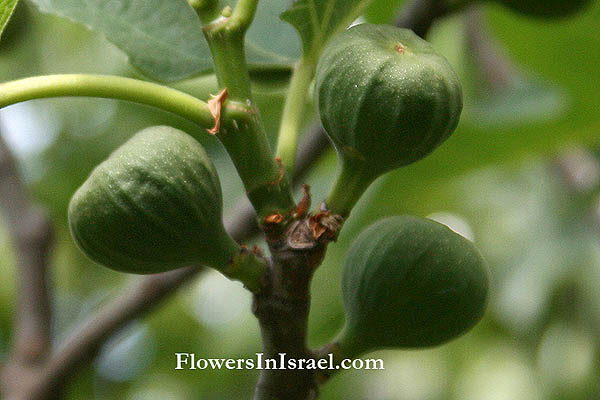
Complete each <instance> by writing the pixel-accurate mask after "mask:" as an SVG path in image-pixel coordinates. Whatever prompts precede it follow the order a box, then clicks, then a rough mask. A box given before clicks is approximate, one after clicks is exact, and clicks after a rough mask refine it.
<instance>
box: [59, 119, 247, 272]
mask: <svg viewBox="0 0 600 400" xmlns="http://www.w3.org/2000/svg"><path fill="white" fill-rule="evenodd" d="M69 227H70V230H71V234H72V236H73V238H74V239H75V242H76V243H77V245H78V246H79V247H80V248H81V250H83V252H84V253H85V254H86V255H87V256H88V257H89V258H91V259H92V260H94V261H95V262H97V263H99V264H102V265H104V266H106V267H109V268H112V269H115V270H118V271H122V272H130V273H137V274H147V273H157V272H163V271H167V270H171V269H175V268H179V267H182V266H188V265H191V264H196V265H197V264H202V265H207V266H211V267H215V268H218V267H221V266H223V265H225V264H227V263H228V262H229V261H230V259H231V258H232V257H233V256H235V255H236V254H238V252H239V246H238V245H237V244H236V243H235V241H233V239H232V238H231V237H229V235H228V234H227V233H226V232H225V228H224V227H223V223H222V194H221V187H220V184H219V179H218V176H217V173H216V171H215V169H214V167H213V165H212V163H211V161H210V160H209V158H208V156H207V155H206V153H205V151H204V149H203V147H202V145H200V143H198V142H197V141H196V140H195V139H193V138H192V137H191V136H189V135H187V134H185V133H184V132H181V131H179V130H177V129H174V128H170V127H167V126H155V127H150V128H147V129H144V130H142V131H140V132H138V133H137V134H135V135H134V136H133V137H132V138H131V139H129V140H128V141H127V142H126V143H125V144H123V145H122V146H121V147H119V148H118V149H117V150H116V151H115V152H113V153H112V154H111V155H110V157H109V158H108V159H107V160H105V161H104V162H102V163H101V164H100V165H98V166H97V167H96V168H95V169H94V170H93V171H92V173H91V174H90V176H89V178H88V179H87V180H86V181H85V182H84V183H83V185H82V186H81V187H80V188H79V189H78V190H77V191H76V193H75V194H74V196H73V198H72V199H71V202H70V204H69Z"/></svg>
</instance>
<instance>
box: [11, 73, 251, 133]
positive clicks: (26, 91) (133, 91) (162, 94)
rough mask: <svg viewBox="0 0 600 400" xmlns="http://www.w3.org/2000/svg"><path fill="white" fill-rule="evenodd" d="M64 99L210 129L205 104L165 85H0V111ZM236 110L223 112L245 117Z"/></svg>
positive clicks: (62, 78)
mask: <svg viewBox="0 0 600 400" xmlns="http://www.w3.org/2000/svg"><path fill="white" fill-rule="evenodd" d="M65 96H69V97H70V96H73V97H75V96H78V97H79V96H83V97H103V98H109V99H119V100H127V101H132V102H136V103H141V104H146V105H149V106H153V107H158V108H161V109H163V110H166V111H170V112H172V113H174V114H177V115H180V116H182V117H184V118H187V119H189V120H191V121H193V122H195V123H197V124H198V125H200V126H203V127H207V128H208V127H211V126H212V125H213V124H214V119H213V117H212V115H211V113H210V111H209V109H208V105H207V104H206V103H205V102H204V101H201V100H199V99H197V98H195V97H194V96H191V95H189V94H186V93H183V92H180V91H178V90H175V89H171V88H168V87H166V86H162V85H158V84H155V83H150V82H145V81H141V80H137V79H131V78H123V77H119V76H109V75H86V74H68V75H46V76H35V77H31V78H25V79H19V80H16V81H10V82H5V83H0V108H2V107H6V106H9V105H11V104H15V103H20V102H22V101H27V100H33V99H41V98H49V97H65ZM243 114H245V113H244V112H240V111H239V110H238V109H231V110H227V115H228V116H229V117H231V118H247V116H244V115H243Z"/></svg>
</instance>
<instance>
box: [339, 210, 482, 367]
mask: <svg viewBox="0 0 600 400" xmlns="http://www.w3.org/2000/svg"><path fill="white" fill-rule="evenodd" d="M488 281H489V279H488V269H487V265H486V262H485V260H484V259H483V258H482V256H481V254H480V253H479V251H478V250H477V249H476V248H475V246H474V245H473V244H472V243H471V242H470V241H469V240H467V239H465V238H463V237H462V236H460V235H458V234H457V233H455V232H453V231H452V230H450V229H449V228H448V227H446V226H445V225H442V224H439V223H437V222H434V221H431V220H427V219H423V218H418V217H412V216H400V217H391V218H386V219H384V220H381V221H379V222H377V223H375V224H373V225H371V226H370V227H369V228H367V229H366V230H365V231H363V232H362V233H361V234H360V235H359V237H358V238H357V239H356V240H355V242H354V243H353V244H352V246H351V249H350V251H349V252H348V254H347V256H346V261H345V265H344V270H343V278H342V292H343V298H344V310H345V314H346V324H345V327H344V330H343V332H342V334H341V336H340V338H339V339H338V343H339V345H340V347H341V349H342V350H343V351H344V353H345V354H346V356H349V357H354V356H358V355H360V354H362V353H364V352H368V351H371V350H375V349H379V348H419V347H429V346H436V345H439V344H442V343H445V342H447V341H449V340H451V339H453V338H456V337H458V336H460V335H462V334H463V333H465V332H466V331H468V330H469V329H470V328H471V327H473V326H474V325H475V324H476V323H477V322H478V321H479V320H480V319H481V318H482V316H483V313H484V311H485V308H486V304H487V294H488V285H489V284H488Z"/></svg>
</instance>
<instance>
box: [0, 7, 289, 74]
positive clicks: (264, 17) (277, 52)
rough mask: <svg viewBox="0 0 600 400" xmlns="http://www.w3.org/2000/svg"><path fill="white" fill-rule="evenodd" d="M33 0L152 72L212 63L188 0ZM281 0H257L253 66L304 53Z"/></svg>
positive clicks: (251, 35)
mask: <svg viewBox="0 0 600 400" xmlns="http://www.w3.org/2000/svg"><path fill="white" fill-rule="evenodd" d="M0 1H7V0H0ZM32 1H33V2H34V3H35V4H37V5H38V7H39V8H40V10H41V11H42V12H45V13H49V14H54V15H58V16H62V17H66V18H68V19H70V20H72V21H75V22H78V23H81V24H83V25H85V26H87V27H88V28H89V29H91V30H93V31H95V32H98V33H102V34H104V35H105V36H106V38H107V39H108V40H109V41H111V42H112V43H114V44H115V45H116V46H117V47H118V48H120V49H121V50H123V51H124V52H125V53H126V54H127V55H128V56H129V61H130V62H131V64H132V65H133V66H134V67H136V68H138V69H139V70H140V71H141V72H142V73H144V74H145V75H147V76H149V77H151V78H154V79H158V80H162V81H174V80H179V79H183V78H187V77H189V76H192V75H195V74H198V73H201V72H205V71H208V70H210V69H211V68H212V58H211V55H210V50H209V48H208V44H207V43H206V41H205V39H204V35H203V34H202V26H201V23H200V20H199V18H198V16H197V15H196V13H195V12H194V11H193V9H192V8H191V7H190V6H189V5H188V3H187V2H186V1H185V0H171V1H168V2H166V1H161V0H123V1H121V2H107V1H104V2H103V1H93V0H32ZM280 3H281V2H279V1H277V0H265V1H263V2H261V4H260V5H259V8H258V10H257V15H256V20H255V23H254V24H253V25H252V27H251V29H250V30H249V32H248V35H247V40H246V48H247V55H248V62H249V63H250V64H251V66H252V67H261V68H264V67H281V66H285V67H286V68H287V67H289V66H290V65H292V64H293V63H294V62H295V60H296V59H297V58H298V56H299V54H300V49H299V44H298V39H297V36H296V34H295V32H294V30H293V29H292V28H291V27H290V26H288V25H287V24H285V23H284V22H282V21H280V20H279V18H278V17H277V16H278V15H279V14H280V13H281V12H282V11H283V10H284V9H285V7H284V6H282V5H281V4H280Z"/></svg>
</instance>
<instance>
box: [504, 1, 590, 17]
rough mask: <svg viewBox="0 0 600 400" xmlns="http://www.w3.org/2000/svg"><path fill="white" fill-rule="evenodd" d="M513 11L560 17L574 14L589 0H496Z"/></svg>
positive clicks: (586, 4)
mask: <svg viewBox="0 0 600 400" xmlns="http://www.w3.org/2000/svg"><path fill="white" fill-rule="evenodd" d="M496 1H497V2H499V3H500V4H503V5H505V6H507V7H509V8H511V9H512V10H514V11H517V12H519V13H521V14H525V15H530V16H533V17H543V18H561V17H568V16H570V15H572V14H575V13H577V12H579V11H581V10H582V9H584V8H585V7H586V6H588V5H589V4H590V3H591V1H590V0H496Z"/></svg>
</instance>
